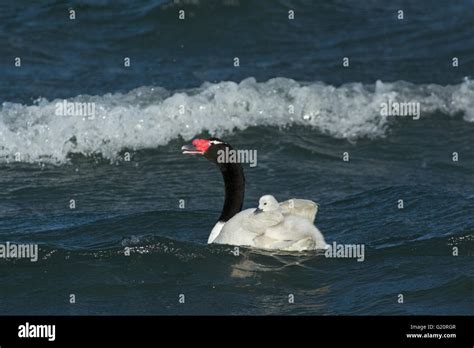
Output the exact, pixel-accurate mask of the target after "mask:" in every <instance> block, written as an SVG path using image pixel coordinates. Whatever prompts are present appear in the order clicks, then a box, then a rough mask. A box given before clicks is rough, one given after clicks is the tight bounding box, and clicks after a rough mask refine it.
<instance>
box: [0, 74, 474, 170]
mask: <svg viewBox="0 0 474 348" xmlns="http://www.w3.org/2000/svg"><path fill="white" fill-rule="evenodd" d="M388 101H392V102H418V103H420V110H421V117H423V116H425V115H429V114H432V113H434V112H441V113H443V114H446V115H448V116H452V115H456V114H462V115H463V118H464V120H465V121H468V122H473V121H474V83H473V82H472V81H471V80H469V79H465V80H464V81H463V82H462V83H460V84H457V85H448V86H440V85H435V84H427V85H416V84H412V83H408V82H403V81H398V82H393V83H386V82H381V81H377V82H376V83H375V84H370V85H366V84H361V83H349V84H344V85H341V86H339V87H335V86H332V85H327V84H325V83H322V82H312V83H303V82H297V81H294V80H291V79H287V78H275V79H271V80H268V81H267V82H257V81H256V80H255V79H254V78H247V79H245V80H243V81H241V82H240V83H235V82H219V83H204V84H203V85H202V86H201V87H199V88H194V89H188V90H180V91H169V90H166V89H164V88H161V87H140V88H137V89H134V90H132V91H130V92H128V93H114V94H111V93H109V94H105V95H102V96H90V95H79V96H76V97H74V98H70V99H68V100H67V102H68V103H91V104H90V105H93V106H94V109H93V111H94V112H93V114H91V113H89V114H86V115H84V114H82V115H78V114H76V116H71V115H67V116H65V115H64V114H63V115H59V114H58V112H57V111H58V105H59V104H62V103H64V101H63V100H60V99H56V100H51V101H49V100H46V99H44V98H40V99H38V100H36V101H35V102H34V103H33V105H23V104H18V103H10V102H4V103H3V104H2V106H1V108H0V163H5V162H13V161H20V162H29V163H36V162H45V163H55V164H62V163H66V162H67V161H68V158H69V155H71V154H75V153H77V154H83V155H85V156H90V155H96V154H100V155H101V156H103V157H104V158H107V159H110V160H114V159H116V158H117V156H118V154H119V152H120V151H121V150H123V149H132V150H140V149H146V148H154V147H157V146H162V145H166V144H168V143H169V142H170V141H171V140H173V139H176V138H179V137H181V138H183V139H184V140H189V139H191V138H192V137H194V136H196V135H198V134H200V133H203V132H208V133H210V134H211V135H217V136H219V135H221V134H223V133H230V132H233V131H236V130H244V129H246V128H248V127H252V126H276V127H287V126H291V125H299V126H305V127H310V128H313V129H315V130H317V131H319V132H321V133H324V134H328V135H330V136H332V137H335V138H343V139H357V138H363V137H366V138H378V137H382V136H384V135H385V134H386V132H387V129H388V128H389V126H390V124H391V123H392V122H393V121H392V120H393V119H394V118H393V117H390V116H384V115H382V114H381V112H380V110H381V107H380V106H381V103H386V102H388Z"/></svg>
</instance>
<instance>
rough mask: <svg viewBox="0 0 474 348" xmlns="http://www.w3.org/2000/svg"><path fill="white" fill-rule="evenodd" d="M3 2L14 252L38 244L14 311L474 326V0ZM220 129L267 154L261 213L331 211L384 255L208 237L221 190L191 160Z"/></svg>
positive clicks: (5, 264)
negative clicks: (391, 112)
mask: <svg viewBox="0 0 474 348" xmlns="http://www.w3.org/2000/svg"><path fill="white" fill-rule="evenodd" d="M0 4H1V5H0V53H1V54H0V101H1V102H2V104H1V106H0V244H1V243H6V242H7V241H10V242H15V243H37V244H39V260H38V261H37V262H30V261H29V260H14V259H7V260H2V259H0V279H2V281H1V282H0V313H1V314H260V315H261V314H316V315H327V314H338V315H360V314H471V315H472V314H473V313H474V303H473V297H472V293H473V272H472V269H473V267H472V266H473V263H472V256H473V233H474V185H473V184H474V177H473V173H474V152H473V145H472V144H473V140H474V123H473V121H474V82H472V73H473V71H474V69H473V68H474V29H473V28H472V23H473V22H474V2H473V1H456V2H451V1H417V2H414V1H392V2H391V3H390V4H388V3H387V2H383V1H321V2H314V1H283V0H281V1H244V0H240V1H239V0H227V1H224V0H223V1H203V0H202V1H173V2H166V1H142V2H140V3H136V2H135V3H133V2H129V1H105V0H104V1H71V2H68V3H62V2H59V1H44V2H41V3H37V2H33V1H23V2H21V3H12V2H7V1H1V3H0ZM70 8H72V9H74V10H75V11H76V19H75V20H70V19H69V12H68V9H70ZM181 9H184V10H185V15H186V19H185V20H179V19H178V11H179V10H181ZM400 9H401V10H403V11H404V19H403V20H399V19H398V18H397V16H398V12H397V11H398V10H400ZM289 10H294V11H295V19H294V20H289V19H288V11H289ZM16 57H20V58H21V67H15V65H14V63H15V58H16ZM125 57H129V58H130V62H131V65H130V67H125V66H124V58H125ZM235 57H238V58H239V61H240V66H239V67H235V66H234V64H233V63H234V58H235ZM344 57H348V58H349V61H350V64H349V66H348V67H343V64H342V62H343V58H344ZM454 57H456V58H458V62H459V64H458V66H456V67H454V66H453V64H452V63H453V58H454ZM63 98H67V100H68V101H69V102H90V103H93V104H94V105H95V114H94V116H93V117H92V116H90V115H89V116H84V117H83V116H77V115H76V116H61V115H57V114H56V113H55V111H56V106H57V103H58V102H62V100H63ZM389 100H390V101H395V102H411V101H413V102H417V103H419V105H420V118H419V119H414V118H413V117H391V116H386V115H382V114H381V112H380V105H381V103H384V102H387V101H389ZM290 105H291V106H292V107H293V108H294V112H292V113H290V112H289V109H288V108H289V106H290ZM181 106H182V107H183V109H182V110H183V111H182V112H181V111H180V110H181V109H180V108H181ZM210 135H212V136H215V135H217V136H219V137H221V138H223V139H225V140H226V141H227V142H229V143H231V144H232V145H233V146H234V147H236V148H242V149H255V150H257V151H258V165H257V166H256V167H255V168H251V167H249V166H248V165H245V166H244V169H245V174H246V179H247V180H246V181H247V189H246V197H245V204H244V206H245V207H254V206H256V205H257V202H258V199H259V197H260V196H262V195H264V194H273V195H274V196H275V197H276V198H277V199H279V200H286V199H289V198H292V197H299V198H306V199H311V200H314V201H316V202H318V203H319V204H320V210H319V213H318V216H317V220H316V225H317V226H318V228H319V229H320V230H321V231H322V233H323V234H324V236H325V238H326V241H327V242H328V243H332V242H334V241H335V242H337V243H346V244H350V243H357V244H364V245H365V251H366V255H365V260H364V261H363V262H357V261H356V260H355V259H331V258H326V257H325V256H324V255H322V254H321V253H317V252H304V253H288V252H287V253H281V252H273V253H270V252H267V251H258V250H251V249H246V248H241V250H240V255H239V256H235V255H233V254H232V251H233V247H231V246H224V245H207V244H206V241H207V237H208V235H209V232H210V230H211V228H212V226H213V225H214V223H215V221H216V219H217V217H218V216H219V213H220V210H221V207H222V203H223V183H222V179H221V176H220V173H219V172H218V171H217V169H216V168H215V167H214V166H213V165H211V164H210V163H209V162H207V161H206V160H204V159H203V158H189V157H185V156H183V155H181V152H180V147H181V146H182V145H183V144H185V143H187V142H189V141H190V140H191V139H193V138H195V137H206V136H210ZM344 152H347V153H348V154H349V156H350V160H349V161H347V162H345V161H343V160H342V158H343V153H344ZM453 153H457V156H458V158H457V159H458V160H457V161H453ZM128 155H130V159H131V160H130V161H127V160H125V157H126V156H128ZM71 199H74V201H75V204H76V207H75V209H70V200H71ZM400 199H402V200H403V201H404V208H403V209H399V208H398V206H397V204H398V200H400ZM181 200H182V201H184V202H185V206H184V208H180V201H181ZM454 247H456V248H457V250H458V256H453V248H454ZM126 248H130V249H129V250H130V252H131V253H130V256H125V255H124V250H125V249H126ZM71 294H74V295H75V296H76V303H74V304H71V303H69V299H70V295H71ZM180 294H184V295H185V303H184V304H183V303H179V301H178V300H179V295H180ZM290 294H292V295H294V297H295V302H294V303H288V296H289V295H290ZM400 294H402V295H403V297H404V302H403V303H399V302H398V299H399V295H400Z"/></svg>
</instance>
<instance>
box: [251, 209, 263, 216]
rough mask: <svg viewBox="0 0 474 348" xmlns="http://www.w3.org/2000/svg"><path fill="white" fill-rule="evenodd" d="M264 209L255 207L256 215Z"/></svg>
mask: <svg viewBox="0 0 474 348" xmlns="http://www.w3.org/2000/svg"><path fill="white" fill-rule="evenodd" d="M262 211H263V210H262V209H260V208H257V209H255V211H254V212H253V213H254V214H255V215H256V214H260V213H261V212H262Z"/></svg>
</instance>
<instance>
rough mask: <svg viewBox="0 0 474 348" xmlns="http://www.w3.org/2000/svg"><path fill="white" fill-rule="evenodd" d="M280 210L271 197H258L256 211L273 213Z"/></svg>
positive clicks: (274, 199)
mask: <svg viewBox="0 0 474 348" xmlns="http://www.w3.org/2000/svg"><path fill="white" fill-rule="evenodd" d="M278 209H280V204H279V203H278V201H277V200H276V198H275V197H273V196H272V195H265V196H262V197H260V200H259V201H258V209H257V211H274V210H278Z"/></svg>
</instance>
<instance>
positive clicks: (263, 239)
mask: <svg viewBox="0 0 474 348" xmlns="http://www.w3.org/2000/svg"><path fill="white" fill-rule="evenodd" d="M226 148H227V150H232V146H230V145H229V144H227V143H225V142H224V141H222V140H220V139H218V138H210V139H194V140H193V141H192V145H185V146H183V147H182V148H181V150H182V152H183V154H191V155H203V156H204V157H205V158H207V159H208V160H209V161H211V162H213V163H215V164H216V165H217V166H218V167H219V169H220V171H221V173H222V176H223V178H224V185H225V199H224V207H223V209H222V213H221V216H220V217H219V219H218V221H217V223H216V225H215V226H214V228H213V229H212V231H211V234H210V235H209V239H208V243H218V244H230V245H239V246H249V247H254V248H261V249H278V250H285V251H303V250H316V249H325V248H326V242H325V241H324V237H323V235H322V234H321V232H320V231H319V230H318V229H317V228H316V227H315V226H314V220H315V218H316V214H317V212H318V206H317V204H316V203H314V202H313V201H310V200H306V199H295V198H293V199H289V200H287V201H284V202H282V203H278V201H277V200H276V199H275V197H273V196H271V195H265V196H262V197H261V198H260V201H259V207H258V208H257V209H256V208H249V209H245V210H242V205H243V202H244V192H245V177H244V171H243V168H242V166H241V165H240V163H228V162H225V163H224V162H221V161H218V155H219V153H220V151H225V150H226Z"/></svg>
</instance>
